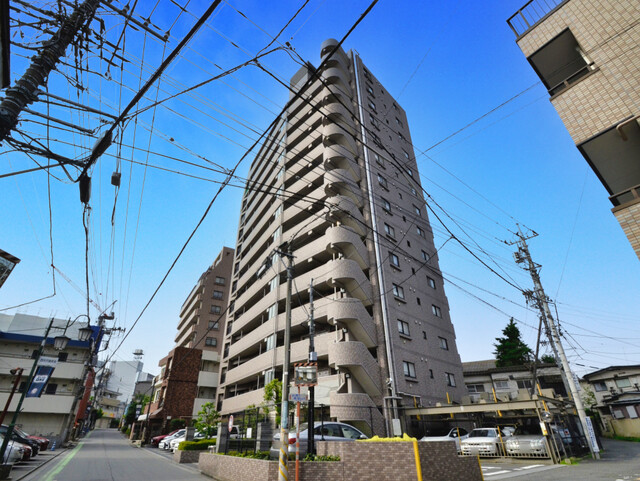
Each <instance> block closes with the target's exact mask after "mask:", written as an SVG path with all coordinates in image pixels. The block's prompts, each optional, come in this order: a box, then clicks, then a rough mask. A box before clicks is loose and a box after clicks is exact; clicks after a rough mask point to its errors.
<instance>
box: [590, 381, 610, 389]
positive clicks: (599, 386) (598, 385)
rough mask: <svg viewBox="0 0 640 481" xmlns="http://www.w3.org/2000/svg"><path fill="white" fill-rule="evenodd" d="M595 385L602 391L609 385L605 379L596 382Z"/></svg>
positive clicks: (595, 387)
mask: <svg viewBox="0 0 640 481" xmlns="http://www.w3.org/2000/svg"><path fill="white" fill-rule="evenodd" d="M593 387H594V389H595V390H596V391H597V392H602V391H606V390H607V385H606V384H605V383H604V382H603V381H597V382H594V383H593Z"/></svg>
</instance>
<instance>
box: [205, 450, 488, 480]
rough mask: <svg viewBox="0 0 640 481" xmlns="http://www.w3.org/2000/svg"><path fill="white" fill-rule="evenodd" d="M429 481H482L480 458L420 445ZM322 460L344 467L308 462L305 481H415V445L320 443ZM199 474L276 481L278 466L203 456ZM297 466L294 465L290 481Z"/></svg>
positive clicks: (303, 466) (303, 468) (424, 476)
mask: <svg viewBox="0 0 640 481" xmlns="http://www.w3.org/2000/svg"><path fill="white" fill-rule="evenodd" d="M418 453H419V458H420V465H421V468H422V479H423V480H424V481H462V480H464V481H481V480H482V472H481V470H480V464H479V463H478V460H477V458H473V457H459V456H458V455H457V454H456V450H455V446H454V444H453V443H449V442H441V443H438V442H434V443H418ZM318 454H319V455H327V454H332V455H338V456H340V461H327V462H302V463H300V474H301V477H302V478H303V479H304V480H305V481H326V480H329V479H330V480H332V481H371V480H373V479H375V480H376V481H415V480H416V479H417V473H416V462H415V454H414V450H413V443H410V442H395V443H394V442H391V443H388V442H379V443H375V442H367V443H358V442H353V441H351V442H322V441H320V442H318ZM198 468H199V469H200V471H201V472H202V473H203V474H206V475H207V476H211V477H212V478H214V479H216V480H218V481H254V480H258V479H259V480H261V481H276V480H277V477H278V472H277V468H278V463H277V461H263V460H257V459H247V458H236V457H233V456H222V455H217V454H207V453H203V454H201V455H200V460H199V462H198ZM294 469H295V463H294V462H291V463H290V464H289V476H290V477H292V473H293V472H294Z"/></svg>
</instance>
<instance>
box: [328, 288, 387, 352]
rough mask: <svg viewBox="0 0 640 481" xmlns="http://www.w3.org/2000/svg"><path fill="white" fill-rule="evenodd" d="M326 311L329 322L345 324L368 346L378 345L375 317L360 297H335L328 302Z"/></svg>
mask: <svg viewBox="0 0 640 481" xmlns="http://www.w3.org/2000/svg"><path fill="white" fill-rule="evenodd" d="M326 311H327V322H328V323H329V324H332V325H335V324H336V323H338V322H340V323H342V324H345V325H346V326H347V329H349V332H350V333H351V334H352V335H353V336H354V337H355V338H356V339H358V340H359V341H360V342H362V343H363V344H364V345H365V346H366V347H368V348H369V347H374V346H377V345H378V343H377V342H376V327H375V325H374V324H373V319H372V318H371V316H370V315H369V313H368V312H367V310H366V309H365V307H364V305H362V302H360V301H359V300H358V299H353V298H348V297H346V298H343V299H333V300H331V303H330V304H327V307H326Z"/></svg>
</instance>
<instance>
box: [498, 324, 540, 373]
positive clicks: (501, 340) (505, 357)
mask: <svg viewBox="0 0 640 481" xmlns="http://www.w3.org/2000/svg"><path fill="white" fill-rule="evenodd" d="M502 334H503V336H504V337H496V341H498V342H497V343H496V344H494V345H493V346H494V347H495V348H496V350H495V351H493V354H495V356H496V366H497V367H505V366H521V365H522V364H525V363H527V362H530V361H531V348H529V346H527V345H526V344H525V343H524V341H523V340H522V339H521V338H520V329H518V326H516V323H515V322H514V321H513V317H512V318H511V320H510V321H509V324H507V327H505V328H504V329H503V330H502Z"/></svg>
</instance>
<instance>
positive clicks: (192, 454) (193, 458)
mask: <svg viewBox="0 0 640 481" xmlns="http://www.w3.org/2000/svg"><path fill="white" fill-rule="evenodd" d="M202 453H206V451H180V450H179V449H176V450H175V452H174V453H173V462H174V463H178V464H186V463H197V462H198V458H200V455H201V454H202Z"/></svg>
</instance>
